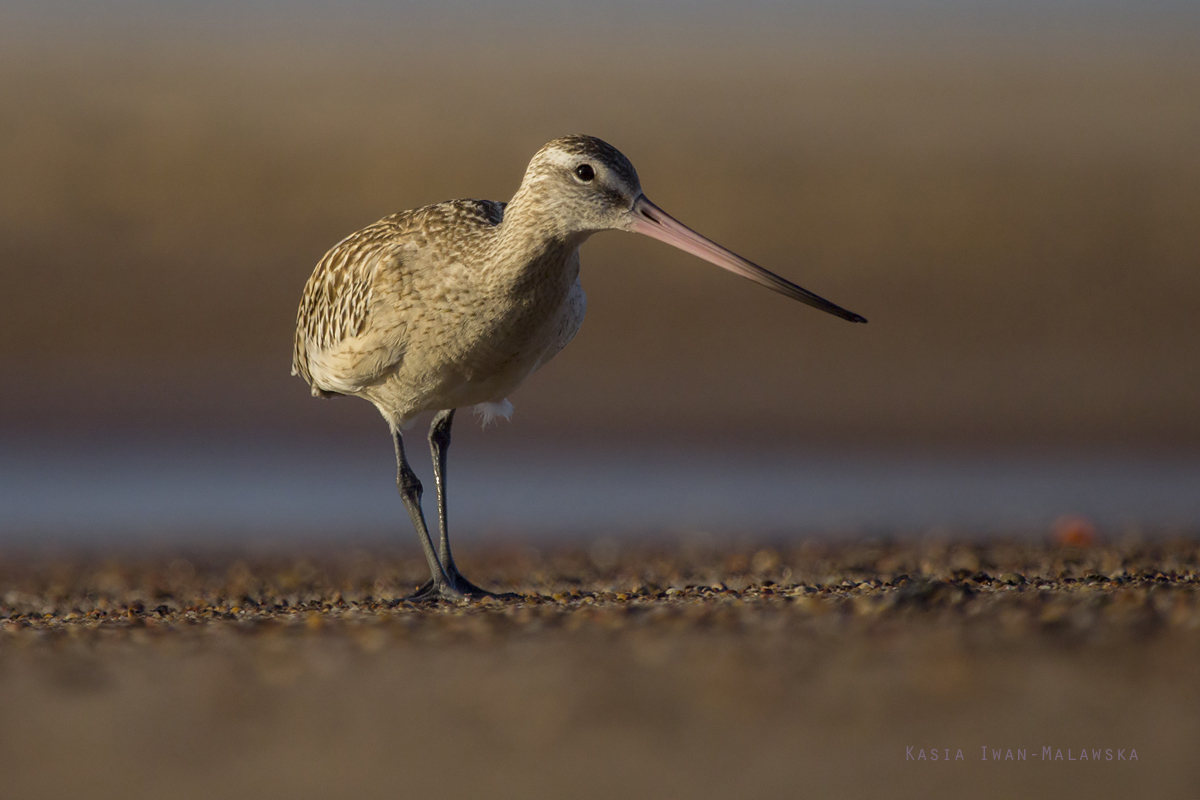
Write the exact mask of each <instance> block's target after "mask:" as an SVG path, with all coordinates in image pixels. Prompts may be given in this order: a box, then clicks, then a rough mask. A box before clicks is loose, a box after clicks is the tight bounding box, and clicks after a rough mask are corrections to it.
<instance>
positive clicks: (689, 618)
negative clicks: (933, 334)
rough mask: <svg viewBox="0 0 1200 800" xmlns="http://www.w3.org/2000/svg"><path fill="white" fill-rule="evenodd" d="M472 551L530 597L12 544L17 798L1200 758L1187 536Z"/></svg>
mask: <svg viewBox="0 0 1200 800" xmlns="http://www.w3.org/2000/svg"><path fill="white" fill-rule="evenodd" d="M460 563H462V564H463V565H464V569H467V570H469V573H468V574H470V575H471V576H472V577H473V578H474V579H475V580H477V581H480V582H483V583H485V584H486V585H489V586H492V587H494V588H497V589H503V590H505V591H513V592H518V593H520V594H521V595H523V597H522V598H521V599H517V600H507V601H493V600H486V601H481V602H473V603H464V604H461V605H448V604H442V605H436V606H417V605H414V604H411V603H408V602H405V601H403V600H402V599H401V598H402V597H403V596H404V595H405V594H406V593H407V592H409V591H411V590H412V589H413V588H415V586H416V584H417V582H418V581H420V580H421V579H422V577H423V575H422V570H423V569H424V565H423V563H422V561H421V559H420V558H419V556H417V555H416V554H409V555H396V554H395V553H390V554H389V553H378V552H370V551H365V550H364V551H357V552H355V551H352V552H341V553H332V552H328V551H324V552H315V551H314V552H310V553H308V554H306V555H304V556H303V557H301V556H297V555H290V556H283V555H270V554H264V553H259V554H257V555H253V556H248V555H246V554H237V553H226V554H213V553H209V554H207V555H203V556H201V555H197V554H191V555H190V556H188V555H186V554H177V555H170V554H166V555H161V556H156V557H152V558H147V557H144V556H143V557H140V558H132V557H131V558H121V557H115V558H114V557H105V558H93V557H88V556H83V555H79V556H70V555H64V554H59V555H56V556H45V555H43V556H33V555H31V556H27V557H13V556H10V557H9V558H6V559H4V560H3V561H0V585H2V586H3V587H4V591H5V594H4V595H3V596H2V598H0V600H2V603H0V675H2V676H3V680H2V681H0V712H2V713H0V745H2V746H3V749H4V752H6V753H7V754H8V758H7V760H6V761H7V766H6V768H5V785H6V787H7V789H6V794H7V793H8V792H11V794H7V796H12V797H63V796H72V795H80V794H85V793H86V794H87V795H88V796H90V797H96V798H106V797H113V798H117V797H121V798H126V797H135V796H136V797H141V796H170V797H177V798H191V797H197V798H199V797H213V796H234V795H246V796H256V797H281V798H282V797H367V798H373V797H409V796H416V795H418V794H429V793H435V792H440V791H446V792H448V793H449V794H451V795H452V796H462V795H467V794H472V795H474V794H487V795H490V796H493V797H535V796H537V797H541V796H556V797H562V796H569V797H596V798H602V797H603V798H608V797H616V796H658V797H685V796H695V795H699V794H712V793H716V794H738V795H752V794H759V793H770V794H772V795H779V796H806V795H810V794H812V795H817V796H822V795H823V796H828V795H830V794H834V793H836V794H837V795H839V796H865V795H867V794H868V793H871V792H885V791H886V792H887V793H888V794H890V795H892V796H901V797H904V796H917V795H923V796H928V795H930V794H933V795H942V794H947V793H950V792H963V791H970V793H971V794H972V796H975V797H1011V796H1013V794H1014V793H1017V792H1030V793H1037V794H1040V795H1059V796H1072V797H1075V796H1087V795H1091V794H1094V793H1097V792H1103V793H1105V794H1108V793H1111V792H1117V791H1120V792H1128V793H1131V794H1134V795H1141V796H1150V795H1153V796H1157V797H1184V796H1188V792H1189V791H1190V790H1191V788H1192V787H1194V786H1195V785H1196V779H1197V777H1200V775H1198V773H1197V768H1196V766H1195V761H1194V759H1193V758H1192V755H1193V753H1192V750H1193V749H1194V747H1193V745H1194V742H1195V741H1197V740H1198V739H1197V736H1198V734H1200V713H1197V712H1200V691H1198V690H1197V687H1198V686H1200V680H1198V678H1200V659H1198V658H1197V656H1200V604H1198V599H1200V569H1198V565H1200V547H1197V545H1196V543H1195V542H1194V541H1183V540H1180V541H1150V542H1146V541H1137V540H1129V541H1124V542H1121V543H1114V544H1110V545H1107V546H1095V547H1086V548H1075V547H1048V546H1040V545H1033V544H1029V543H1021V542H1005V541H993V542H991V543H987V544H978V545H971V546H967V545H959V544H952V543H944V542H878V543H856V544H832V543H823V542H820V541H809V542H807V543H804V544H800V545H798V546H792V547H785V548H780V547H778V546H772V545H770V544H762V543H759V544H746V543H742V544H739V545H735V544H725V545H705V546H697V545H695V544H690V545H689V544H688V543H687V542H684V543H682V544H680V545H679V546H661V547H653V548H651V547H644V546H643V547H640V548H639V547H632V546H627V545H621V544H619V543H615V542H612V541H608V540H599V541H598V542H596V543H593V544H592V545H591V546H590V548H586V549H561V550H554V549H545V548H542V549H539V548H535V547H516V546H513V547H505V548H496V549H491V550H487V549H477V550H471V549H467V550H466V551H465V552H464V555H463V557H462V558H461V561H460ZM1059 751H1061V753H1060V752H1059ZM1110 751H1111V752H1110ZM935 753H936V755H937V756H938V758H937V760H936V761H935V760H934V759H933V756H934V754H935ZM1093 753H1095V754H1098V756H1099V758H1098V759H1097V758H1096V757H1094V756H1093ZM1059 755H1061V760H1060V759H1059V758H1058V756H1059ZM1110 758H1111V760H1109V759H1110ZM997 759H998V760H999V761H1000V762H1003V763H996V761H997ZM447 787H451V788H447Z"/></svg>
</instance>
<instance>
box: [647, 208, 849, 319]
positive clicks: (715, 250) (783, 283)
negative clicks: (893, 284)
mask: <svg viewBox="0 0 1200 800" xmlns="http://www.w3.org/2000/svg"><path fill="white" fill-rule="evenodd" d="M630 217H631V218H632V222H631V224H630V228H629V230H631V231H633V232H634V233H644V234H646V235H647V236H649V237H651V238H653V239H658V240H659V241H660V242H666V243H667V244H669V245H671V246H672V247H678V248H679V249H680V250H683V251H684V252H686V253H691V254H692V255H694V256H699V257H700V258H703V259H704V260H705V261H710V262H712V263H713V264H716V265H717V266H718V267H721V268H722V269H727V270H729V271H730V272H732V273H734V274H735V275H741V276H742V277H743V278H749V279H750V280H752V281H754V282H755V283H757V284H760V285H762V286H765V287H767V288H768V289H773V290H774V291H776V292H779V293H780V294H782V295H785V296H787V297H790V298H792V299H793V300H799V301H800V302H801V303H804V304H806V305H810V306H812V307H813V308H819V309H821V310H822V311H825V312H827V313H830V314H833V315H834V316H835V317H841V318H842V319H845V320H849V321H850V322H866V321H867V320H866V319H865V318H864V317H860V316H859V315H858V314H855V313H854V312H853V311H847V310H846V309H844V308H842V307H841V306H838V305H834V304H833V303H831V302H829V301H828V300H826V299H825V298H823V297H818V296H817V295H815V294H813V293H812V292H810V291H808V290H807V289H802V288H800V287H799V286H797V285H796V284H794V283H792V282H791V281H788V280H784V279H783V278H781V277H779V276H778V275H776V274H775V273H774V272H769V271H767V270H765V269H763V268H762V267H760V266H758V265H757V264H754V263H752V262H750V261H747V260H746V259H744V258H742V257H741V256H739V255H738V254H737V253H733V252H731V251H729V250H726V249H725V248H724V247H721V245H719V244H717V243H716V242H714V241H712V240H711V239H706V238H704V237H703V236H701V235H700V234H698V233H696V232H695V231H694V230H692V229H691V228H689V227H687V226H686V225H684V224H683V223H682V222H680V221H679V220H677V219H675V218H674V217H672V216H671V215H670V214H668V213H667V212H665V211H663V210H662V209H661V208H659V207H658V206H656V205H654V203H651V202H650V201H649V200H647V199H646V196H645V195H642V196H640V197H639V198H638V199H637V201H636V202H635V203H634V204H633V209H632V210H631V211H630Z"/></svg>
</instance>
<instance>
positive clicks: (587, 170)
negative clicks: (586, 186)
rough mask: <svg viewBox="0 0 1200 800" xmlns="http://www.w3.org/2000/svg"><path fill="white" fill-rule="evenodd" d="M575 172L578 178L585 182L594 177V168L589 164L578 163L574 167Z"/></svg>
mask: <svg viewBox="0 0 1200 800" xmlns="http://www.w3.org/2000/svg"><path fill="white" fill-rule="evenodd" d="M575 174H576V176H578V177H579V180H581V181H583V182H584V183H587V182H588V181H590V180H591V179H592V178H594V177H596V170H594V169H592V165H591V164H580V165H579V166H578V167H576V168H575Z"/></svg>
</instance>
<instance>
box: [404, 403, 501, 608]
mask: <svg viewBox="0 0 1200 800" xmlns="http://www.w3.org/2000/svg"><path fill="white" fill-rule="evenodd" d="M453 423H454V409H453V408H451V409H447V410H445V411H439V412H438V413H437V416H435V417H434V418H433V424H432V425H430V426H429V450H430V452H431V453H432V454H433V477H434V480H435V481H436V483H437V499H438V524H439V528H440V533H441V540H440V541H439V542H438V559H439V560H440V561H441V562H442V569H443V570H445V572H446V577H447V578H448V579H449V580H450V584H451V585H452V586H453V587H454V588H455V589H457V590H458V591H460V592H462V593H463V594H464V595H467V596H469V597H494V596H495V595H493V594H492V593H491V592H489V591H487V590H486V589H480V588H479V587H478V586H476V585H475V584H473V583H471V582H470V581H469V580H467V579H466V578H464V577H463V576H462V573H460V572H459V571H458V567H457V566H455V564H454V555H453V554H452V553H451V552H450V534H449V532H448V530H447V528H448V526H447V522H446V451H447V450H448V449H449V448H450V426H451V425H452V424H453ZM430 588H432V587H430ZM424 590H425V587H421V589H420V590H419V591H418V592H417V593H418V594H420V593H421V592H423V591H424Z"/></svg>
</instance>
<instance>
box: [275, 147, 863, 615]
mask: <svg viewBox="0 0 1200 800" xmlns="http://www.w3.org/2000/svg"><path fill="white" fill-rule="evenodd" d="M605 230H619V231H633V232H635V233H644V234H646V235H647V236H651V237H653V238H655V239H659V240H661V241H664V242H666V243H668V244H671V245H673V246H675V247H678V248H680V249H681V250H685V251H687V252H688V253H692V254H694V255H697V256H699V257H700V258H703V259H705V260H706V261H711V262H712V263H714V264H716V265H717V266H719V267H723V268H724V269H727V270H729V271H731V272H734V273H736V274H738V275H741V276H743V277H746V278H749V279H750V280H752V281H754V282H755V283H760V284H762V285H763V286H766V287H767V288H769V289H773V290H775V291H777V292H779V293H781V294H784V295H787V296H788V297H791V298H792V299H794V300H799V301H800V302H802V303H806V304H807V305H810V306H813V307H814V308H819V309H821V310H822V311H826V312H828V313H830V314H833V315H835V316H838V317H841V318H842V319H845V320H849V321H851V322H866V320H865V319H863V318H862V317H860V316H859V315H857V314H854V313H851V312H849V311H847V310H845V309H844V308H841V307H839V306H836V305H834V304H833V303H830V302H829V301H828V300H824V299H822V298H820V297H818V296H817V295H815V294H813V293H812V292H809V291H808V290H806V289H801V288H800V287H799V286H797V285H795V284H794V283H791V282H789V281H786V280H784V279H783V278H781V277H779V276H778V275H775V274H773V273H771V272H768V271H767V270H765V269H763V268H762V267H759V266H757V265H756V264H752V263H750V262H749V261H747V260H746V259H744V258H742V257H741V256H738V255H736V254H734V253H731V252H730V251H728V250H726V249H725V248H723V247H721V246H720V245H717V244H716V243H714V242H712V241H710V240H708V239H706V238H704V237H703V236H701V235H700V234H698V233H696V232H695V231H693V230H691V229H689V228H687V227H685V226H684V225H682V224H681V223H679V222H678V221H676V220H675V219H674V218H672V217H671V216H669V215H667V214H666V213H665V212H664V211H662V209H660V208H659V207H658V206H656V205H654V204H653V203H651V202H650V201H649V200H647V199H646V196H645V195H644V194H642V188H641V183H640V182H639V181H638V176H637V172H636V171H635V170H634V168H633V165H632V164H630V163H629V160H628V159H627V158H625V156H623V155H622V154H621V153H620V152H619V151H618V150H617V149H616V148H614V147H612V146H611V145H609V144H607V143H605V142H602V141H600V140H599V139H596V138H594V137H591V136H564V137H562V138H560V139H555V140H554V141H552V142H550V143H549V144H547V145H546V146H544V147H543V148H542V149H541V150H539V151H538V152H537V154H535V155H534V157H533V160H532V161H530V162H529V167H528V169H526V171H525V178H524V179H523V180H522V181H521V186H520V188H519V189H518V190H517V193H516V195H514V196H513V198H512V200H510V201H509V202H508V203H507V204H505V203H498V202H494V201H491V200H451V201H449V202H445V203H437V204H436V205H431V206H425V207H424V208H418V209H415V210H413V211H402V212H400V213H398V214H393V215H391V216H389V217H384V218H383V219H381V220H380V221H379V222H376V223H375V224H373V225H369V226H367V227H366V228H363V229H362V230H360V231H358V232H357V233H352V234H351V235H349V236H347V237H346V238H345V239H343V240H342V241H340V242H338V243H337V244H336V245H334V247H333V249H332V250H330V251H329V252H328V253H326V254H325V257H324V258H322V259H321V261H320V263H318V264H317V267H316V269H315V270H313V274H312V277H310V278H309V279H308V283H307V285H306V286H305V287H304V296H303V299H302V300H301V301H300V311H299V314H298V315H297V319H296V338H295V351H294V356H293V361H292V374H293V375H297V374H298V375H300V376H301V377H302V378H304V380H305V381H307V382H308V383H309V385H310V386H311V387H312V393H313V394H314V395H316V396H318V397H329V396H331V395H353V396H356V397H362V398H364V399H366V400H370V401H371V402H372V403H374V404H375V407H376V408H378V409H379V412H380V413H381V414H383V417H384V419H385V420H387V423H388V426H389V427H390V428H391V432H392V439H393V441H394V443H395V446H396V465H397V479H396V482H397V485H398V486H399V489H400V496H401V497H402V498H403V500H404V505H405V506H406V507H407V509H408V513H409V516H411V517H412V522H413V525H414V527H416V529H417V534H418V536H419V537H420V540H421V546H422V547H423V548H424V550H425V557H426V559H428V561H429V571H430V579H429V581H428V582H427V583H426V584H425V585H424V586H422V587H421V588H420V589H419V590H418V591H417V593H416V594H415V595H413V599H426V600H433V599H439V598H440V599H448V600H455V599H461V598H464V597H477V596H481V595H487V594H489V593H488V592H486V591H484V590H482V589H480V588H479V587H477V586H475V585H474V584H472V583H471V582H469V581H468V580H466V578H464V577H463V576H462V575H461V574H460V573H459V571H458V568H457V567H456V566H455V564H454V557H453V556H452V555H451V552H450V539H449V534H448V531H447V525H446V450H447V448H448V447H449V445H450V426H451V424H452V422H453V421H454V412H455V410H456V409H459V408H464V407H468V406H470V407H474V408H475V409H476V410H478V411H479V412H480V413H482V414H483V415H484V417H485V420H486V419H490V418H491V417H494V416H496V415H499V416H504V417H507V416H508V415H509V414H510V413H512V406H511V404H509V402H508V399H507V398H508V396H509V394H511V393H512V391H513V390H514V389H516V388H517V387H518V386H520V385H521V382H522V381H524V380H525V379H526V378H528V377H529V376H530V375H531V374H533V373H534V372H535V371H536V370H537V369H538V367H540V366H542V365H543V364H545V363H546V362H547V361H549V360H550V359H551V358H553V357H554V356H555V355H556V354H557V353H558V351H560V350H562V349H563V347H565V346H566V344H567V342H569V341H571V338H572V337H574V336H575V333H576V331H578V330H579V326H580V325H581V324H582V322H583V314H584V309H585V307H586V301H585V298H584V294H583V289H582V288H581V287H580V284H579V247H580V245H582V244H583V243H584V242H585V241H587V238H588V237H589V236H591V235H592V234H593V233H596V232H598V231H605ZM424 411H433V412H436V413H435V415H434V418H433V424H432V426H431V427H430V429H429V444H430V448H431V450H432V451H433V466H434V475H435V478H436V481H437V495H438V512H439V520H440V533H441V539H440V542H439V546H438V547H437V548H435V547H434V545H433V541H432V539H431V538H430V535H429V529H428V527H427V526H426V524H425V518H424V515H423V514H422V512H421V483H420V481H418V480H417V476H416V475H414V474H413V471H412V469H411V468H410V467H409V465H408V461H407V459H406V458H405V454H404V440H403V434H402V431H403V429H404V428H405V427H406V426H407V424H408V423H409V422H411V421H412V420H413V419H414V418H415V417H416V416H417V415H418V414H420V413H422V412H424Z"/></svg>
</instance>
